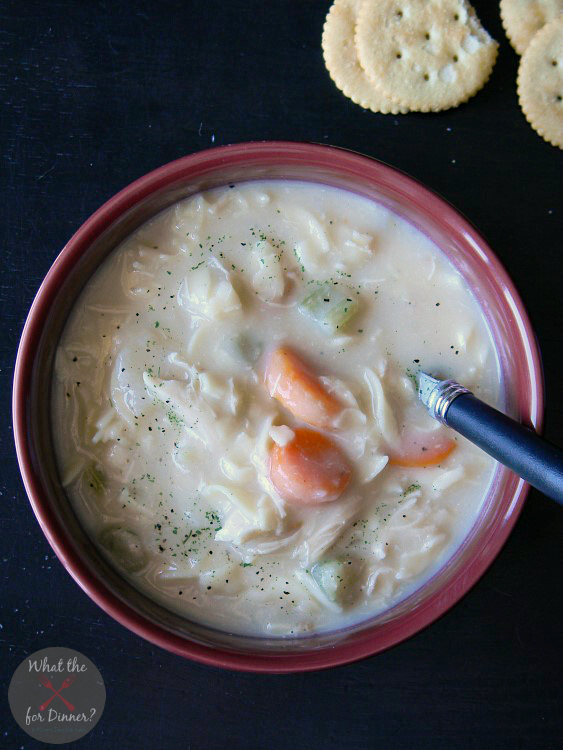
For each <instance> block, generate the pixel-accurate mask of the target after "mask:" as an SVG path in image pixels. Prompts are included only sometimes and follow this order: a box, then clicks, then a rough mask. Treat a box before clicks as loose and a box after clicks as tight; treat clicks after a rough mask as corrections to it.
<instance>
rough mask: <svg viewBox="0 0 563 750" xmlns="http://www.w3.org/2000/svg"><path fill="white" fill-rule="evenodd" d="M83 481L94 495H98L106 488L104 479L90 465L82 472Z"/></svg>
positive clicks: (92, 465) (98, 471)
mask: <svg viewBox="0 0 563 750" xmlns="http://www.w3.org/2000/svg"><path fill="white" fill-rule="evenodd" d="M84 481H85V482H86V484H87V485H88V486H90V487H91V488H92V489H93V490H94V492H95V493H96V495H99V494H100V493H101V492H103V490H104V489H105V486H106V481H105V477H104V475H103V474H102V472H101V471H100V470H99V469H97V468H96V466H95V465H94V464H90V466H88V468H87V469H85V471H84Z"/></svg>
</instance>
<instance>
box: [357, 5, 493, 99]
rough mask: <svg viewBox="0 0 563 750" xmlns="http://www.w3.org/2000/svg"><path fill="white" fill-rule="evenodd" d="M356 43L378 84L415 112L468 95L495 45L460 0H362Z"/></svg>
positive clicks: (485, 73)
mask: <svg viewBox="0 0 563 750" xmlns="http://www.w3.org/2000/svg"><path fill="white" fill-rule="evenodd" d="M356 46H357V48H358V57H359V59H360V64H361V65H362V67H363V68H364V69H365V71H366V74H367V76H368V78H369V79H370V80H371V81H372V82H373V84H374V85H375V86H377V88H378V90H380V91H381V92H382V93H383V94H386V95H387V96H389V97H390V98H391V99H394V100H395V101H396V102H397V103H398V104H400V105H402V106H404V107H408V108H409V109H410V110H417V111H420V112H430V111H434V112H437V111H439V110H441V109H448V108H449V107H456V106H457V105H458V104H461V103H462V102H465V101H467V99H469V97H470V96H473V94H475V93H476V92H477V91H478V90H479V89H480V88H481V87H482V86H484V84H485V83H486V82H487V80H488V78H489V76H490V74H491V71H492V69H493V66H494V63H495V60H496V56H497V47H498V45H497V43H496V42H495V41H494V40H493V39H492V38H491V37H490V36H489V34H487V32H486V31H485V29H484V28H483V27H482V26H481V24H480V23H479V20H478V18H477V16H476V14H475V11H474V10H473V8H472V7H471V6H470V5H469V4H468V3H467V2H465V0H364V3H363V4H362V7H361V9H360V13H359V15H358V23H357V26H356Z"/></svg>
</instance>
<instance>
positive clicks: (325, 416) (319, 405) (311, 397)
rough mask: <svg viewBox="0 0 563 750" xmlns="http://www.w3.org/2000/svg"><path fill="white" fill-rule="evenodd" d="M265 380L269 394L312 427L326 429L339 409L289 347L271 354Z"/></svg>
mask: <svg viewBox="0 0 563 750" xmlns="http://www.w3.org/2000/svg"><path fill="white" fill-rule="evenodd" d="M265 381H266V386H267V388H268V391H269V393H270V396H272V397H273V398H276V399H277V400H278V401H279V402H280V403H281V404H282V405H283V406H285V408H286V409H288V410H289V411H290V412H291V413H292V414H293V416H294V417H296V418H297V419H300V420H302V421H303V422H306V423H307V424H310V425H312V426H313V427H321V428H323V429H327V428H328V429H330V428H331V427H332V426H333V422H334V417H335V416H336V415H337V414H339V413H340V411H342V404H341V403H340V401H339V400H338V399H337V398H336V397H335V396H333V395H332V394H331V393H329V392H328V391H327V390H326V388H325V387H324V386H323V384H322V383H321V382H320V380H319V379H318V377H317V376H316V375H315V374H314V373H313V372H312V370H311V369H310V368H309V367H308V366H307V365H306V364H305V362H303V360H302V359H301V358H300V357H298V356H297V354H295V353H294V352H292V351H291V349H286V348H284V347H282V348H280V349H276V350H275V351H273V352H272V353H271V355H270V357H269V360H268V364H267V367H266V375H265Z"/></svg>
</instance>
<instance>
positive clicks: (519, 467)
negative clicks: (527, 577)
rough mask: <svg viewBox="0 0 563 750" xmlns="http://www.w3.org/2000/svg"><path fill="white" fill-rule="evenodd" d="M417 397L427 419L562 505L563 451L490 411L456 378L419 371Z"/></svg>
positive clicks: (504, 416)
mask: <svg viewBox="0 0 563 750" xmlns="http://www.w3.org/2000/svg"><path fill="white" fill-rule="evenodd" d="M418 397H419V399H420V400H421V401H422V403H423V404H424V406H426V408H427V409H428V412H429V413H430V416H431V417H434V419H437V420H438V421H439V422H442V424H445V425H447V426H448V427H451V428H452V429H454V430H456V432H459V433H460V434H461V435H463V436H464V437H466V438H467V439H468V440H470V441H471V442H472V443H475V445H477V446H479V448H481V449H482V450H484V451H485V452H486V453H488V454H489V455H490V456H492V457H493V458H495V459H496V460H497V461H500V463H502V464H504V465H505V466H508V468H509V469H512V471H514V472H516V474H518V475H519V476H521V477H522V478H523V479H525V480H526V481H527V482H529V483H530V484H531V485H533V486H534V487H536V488H537V489H538V490H540V492H543V493H544V495H547V496H548V497H551V498H552V499H553V500H556V501H557V502H558V503H560V504H561V505H563V451H561V450H560V449H559V448H556V447H555V446H554V445H551V444H550V443H548V442H547V441H546V440H544V439H543V438H541V437H539V435H537V434H536V433H535V432H534V431H533V430H532V429H530V428H529V427H525V426H524V425H522V424H520V423H519V422H516V421H515V420H514V419H511V418H510V417H507V416H506V415H505V414H502V413H501V412H500V411H497V410H496V409H493V408H492V406H488V405H487V404H485V403H484V402H483V401H480V400H479V399H478V398H475V396H474V395H473V394H472V393H471V391H469V390H468V389H467V388H464V387H463V386H462V385H460V384H459V383H456V382H455V380H437V379H436V378H433V377H431V376H430V375H427V374H426V373H425V372H421V373H419V375H418Z"/></svg>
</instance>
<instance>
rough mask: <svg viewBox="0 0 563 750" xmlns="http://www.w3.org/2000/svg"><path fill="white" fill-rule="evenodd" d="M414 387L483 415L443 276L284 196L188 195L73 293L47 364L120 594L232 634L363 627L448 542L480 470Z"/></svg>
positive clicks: (483, 352) (76, 480)
mask: <svg viewBox="0 0 563 750" xmlns="http://www.w3.org/2000/svg"><path fill="white" fill-rule="evenodd" d="M420 369H424V370H425V371H427V372H429V373H433V374H438V375H441V376H444V377H454V378H455V379H456V380H458V381H460V382H462V383H463V384H465V385H466V386H468V387H470V388H472V389H473V390H474V391H475V392H477V393H478V394H479V395H480V397H481V398H484V399H485V400H487V401H489V402H490V403H493V404H494V403H495V402H496V401H497V399H498V365H497V361H496V358H495V354H494V350H493V346H492V341H491V337H490V334H489V331H488V329H487V327H486V325H485V323H484V320H483V317H482V315H481V313H480V310H479V308H478V306H477V304H476V302H475V300H474V299H473V298H472V296H471V294H470V293H469V291H468V289H467V287H466V285H465V282H464V280H463V278H462V277H461V276H460V275H459V274H458V273H457V271H456V270H455V269H454V268H453V267H452V265H451V264H450V263H449V262H448V260H447V259H446V258H445V256H443V254H442V253H441V252H440V251H439V250H438V248H437V247H436V246H435V245H434V244H433V243H432V242H431V241H430V240H429V239H428V238H427V237H425V236H424V235H422V234H421V233H420V232H419V231H418V230H416V229H415V228H413V227H412V226H411V225H410V224H408V223H407V222H406V221H405V220H403V219H402V218H400V217H399V216H397V215H396V214H394V213H392V212H391V211H389V210H388V209H386V208H385V207H383V206H381V205H378V204H376V203H374V202H372V201H369V200H367V199H364V198H362V197H359V196H356V195H354V194H351V193H348V192H344V191H341V190H337V189H334V188H328V187H324V186H321V185H315V184H308V183H298V182H282V181H274V182H252V183H243V184H240V185H235V186H229V187H226V188H222V189H218V190H213V191H210V192H208V193H204V194H198V195H195V196H192V197H191V198H189V199H186V200H184V201H182V202H180V203H178V204H177V205H175V206H173V207H172V208H170V209H168V210H166V211H165V212H163V213H161V214H159V215H158V216H157V217H156V218H155V219H154V220H152V221H150V222H149V223H147V224H145V225H144V226H143V227H141V228H140V229H139V230H138V231H136V232H135V233H134V234H133V235H132V236H131V237H129V238H128V239H127V240H126V241H125V242H124V243H123V244H122V245H121V246H120V247H119V248H117V249H116V250H115V252H113V253H112V254H111V256H110V257H109V258H108V259H107V260H106V261H105V262H104V263H103V265H102V266H101V268H100V269H99V270H98V272H97V273H96V274H95V275H94V277H93V278H92V279H91V281H90V282H89V283H88V285H87V286H86V288H85V289H84V291H83V292H82V294H81V296H80V297H79V299H78V301H77V303H76V305H75V307H74V310H73V313H72V315H71V317H70V319H69V321H68V323H67V325H66V328H65V330H64V334H63V336H62V339H61V342H60V345H59V348H58V351H57V356H56V365H55V371H56V372H55V381H54V399H53V403H54V407H53V422H54V430H53V431H54V436H55V441H56V444H57V455H58V461H59V467H60V475H61V480H62V483H63V485H64V486H65V488H66V489H67V492H68V495H69V497H70V499H71V501H72V503H73V505H74V507H75V509H76V511H77V513H78V515H79V517H80V519H81V520H82V522H83V524H84V526H85V528H86V529H87V530H88V532H89V533H90V535H91V536H92V538H93V539H94V540H95V541H96V542H97V544H98V545H99V547H100V549H101V550H102V551H103V553H104V554H105V555H106V556H107V557H108V558H109V559H110V561H111V562H112V563H113V564H114V565H115V566H116V567H117V568H118V569H119V570H120V571H121V572H122V574H123V575H124V576H125V577H126V578H127V579H128V580H130V581H131V583H133V584H134V585H135V586H136V587H137V588H138V589H140V590H141V591H143V592H144V593H146V594H147V595H148V596H149V597H151V598H153V599H156V600H157V601H159V602H160V603H162V604H164V605H165V606H166V607H168V608H170V609H173V610H175V611H177V612H179V613H181V614H182V615H185V616H186V617H187V618H189V619H193V620H197V621H199V622H203V623H207V624H209V625H211V626H214V627H217V628H220V629H222V630H227V631H231V632H238V633H247V634H259V635H288V636H291V635H299V634H302V633H306V632H311V631H319V630H327V629H336V628H340V627H343V626H346V625H349V624H351V623H354V622H357V621H360V620H362V619H366V618H367V617H370V616H373V615H375V614H377V613H379V612H382V611H383V610H385V609H387V608H389V607H390V606H392V605H393V604H395V603H397V602H398V601H400V600H401V599H403V598H404V597H405V596H406V595H408V594H409V593H411V592H412V591H413V590H414V589H415V588H417V587H419V586H420V585H421V584H422V583H424V581H425V580H427V579H428V578H429V577H430V576H431V575H432V574H433V573H434V572H436V570H437V569H438V568H439V567H440V566H442V565H443V564H444V563H445V562H446V560H447V559H448V557H450V556H451V555H452V553H453V552H454V551H455V550H456V548H457V547H458V546H459V545H460V543H461V542H462V540H463V539H464V537H465V536H466V535H467V533H468V532H469V530H470V528H471V526H472V524H473V523H474V521H475V519H476V516H477V514H478V512H479V508H480V506H481V503H482V501H483V498H484V496H485V495H486V492H487V488H488V486H489V484H490V481H491V476H492V471H493V462H492V460H491V459H489V458H488V457H487V456H485V455H484V454H483V453H481V452H480V451H479V450H478V449H476V448H475V447H473V446H472V445H471V444H469V443H468V442H467V441H465V440H464V439H463V438H461V437H459V436H457V435H455V434H454V433H452V432H450V431H449V430H447V429H446V428H445V427H443V426H441V425H439V424H438V423H437V422H435V421H433V420H432V419H431V418H430V417H429V416H428V415H427V414H426V412H425V410H424V408H423V407H422V405H420V403H419V402H418V400H417V397H416V374H417V372H418V371H419V370H420Z"/></svg>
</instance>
